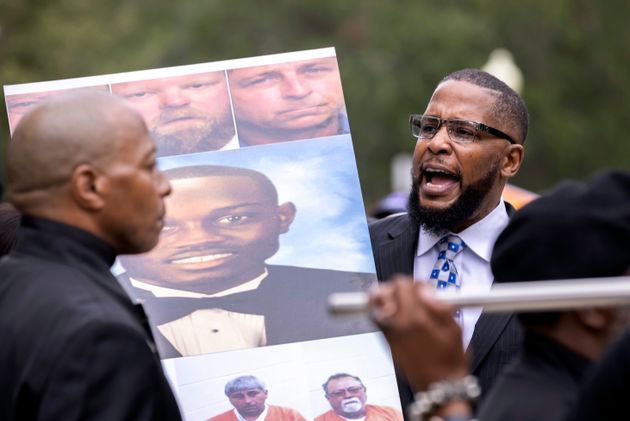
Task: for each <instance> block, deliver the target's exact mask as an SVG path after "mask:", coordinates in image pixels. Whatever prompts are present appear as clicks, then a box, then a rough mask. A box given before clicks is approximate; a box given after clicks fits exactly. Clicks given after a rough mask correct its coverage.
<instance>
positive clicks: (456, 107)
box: [424, 80, 498, 122]
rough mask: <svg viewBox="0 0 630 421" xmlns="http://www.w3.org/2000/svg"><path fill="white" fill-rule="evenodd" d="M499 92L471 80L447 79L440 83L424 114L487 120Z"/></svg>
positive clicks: (445, 117)
mask: <svg viewBox="0 0 630 421" xmlns="http://www.w3.org/2000/svg"><path fill="white" fill-rule="evenodd" d="M497 95H498V93H497V92H496V91H493V90H491V89H488V88H484V87H481V86H477V85H475V84H473V83H470V82H465V81H458V80H447V81H445V82H442V83H440V84H439V85H438V86H437V88H436V89H435V91H434V92H433V95H432V96H431V100H430V101H429V104H428V105H427V108H426V110H425V112H424V114H429V115H436V116H438V117H440V118H444V119H453V118H460V119H468V120H475V121H480V122H485V121H483V119H485V118H488V117H489V116H490V115H491V114H492V108H493V107H494V105H495V103H496V100H497Z"/></svg>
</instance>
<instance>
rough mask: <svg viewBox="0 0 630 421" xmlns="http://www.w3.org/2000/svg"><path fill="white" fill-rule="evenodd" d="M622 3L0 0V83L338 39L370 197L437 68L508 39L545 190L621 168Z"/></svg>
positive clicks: (532, 158) (625, 146)
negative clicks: (599, 170) (606, 169)
mask: <svg viewBox="0 0 630 421" xmlns="http://www.w3.org/2000/svg"><path fill="white" fill-rule="evenodd" d="M629 9H630V3H628V2H624V1H621V0H609V1H607V2H606V3H605V4H604V3H601V2H597V1H596V0H572V1H569V0H556V1H553V2H551V1H548V0H532V1H529V2H519V1H515V0H508V1H504V2H496V1H493V0H471V1H467V2H461V1H458V0H442V1H435V0H425V1H422V2H419V1H416V0H398V1H395V2H382V1H377V0H363V1H356V0H346V1H336V0H317V1H316V0H301V1H298V0H283V1H280V0H267V1H265V2H254V1H246V0H242V1H238V2H237V1H221V0H206V1H192V0H182V1H179V2H167V1H157V0H101V1H100V2H85V1H83V0H0V82H2V84H16V83H23V82H32V81H40V80H51V79H59V78H69V77H79V76H87V75H95V74H103V73H112V72H122V71H130V70H140V69H146V68H153V67H162V66H174V65H181V64H190V63H198V62H206V61H215V60H223V59H231V58H238V57H247V56H252V55H260V54H270V53H279V52H285V51H294V50H302V49H309V48H319V47H327V46H335V47H336V48H337V56H338V60H339V63H340V67H341V73H342V80H343V84H344V93H345V97H346V103H347V107H348V113H349V117H350V124H351V129H352V134H353V140H354V145H355V151H356V156H357V163H358V166H359V173H360V176H361V181H362V185H363V191H364V196H365V201H366V203H367V204H368V205H369V204H372V203H375V202H376V200H377V199H378V198H379V197H381V196H383V195H384V194H386V193H387V192H388V191H389V174H390V172H389V160H390V158H391V157H393V156H394V155H395V154H396V153H399V152H411V151H413V147H414V143H413V139H412V137H411V136H410V135H409V133H408V127H407V116H408V114H410V113H413V112H422V111H423V110H424V108H425V106H426V103H427V102H428V100H429V97H430V95H431V92H432V90H433V88H434V87H435V84H436V83H437V82H438V81H439V80H440V79H441V78H442V77H443V76H444V75H446V74H447V73H449V72H451V71H453V70H457V69H459V68H464V67H480V66H482V65H483V64H484V63H485V62H486V61H487V59H488V55H489V54H490V52H491V51H493V50H494V49H495V48H498V47H505V48H507V49H508V50H509V51H511V52H512V53H513V55H514V60H515V62H516V64H517V65H518V66H519V67H520V69H521V70H522V72H523V75H524V78H525V81H524V90H523V93H522V94H523V96H524V98H525V100H526V102H527V103H528V106H529V110H530V117H531V124H530V126H531V130H530V135H529V137H528V141H527V144H526V148H527V157H526V160H525V164H524V167H523V169H522V171H521V173H520V174H519V175H518V176H517V177H516V179H515V183H517V184H519V185H520V186H522V187H525V188H529V189H532V190H535V191H541V190H544V189H546V188H548V187H549V186H551V185H552V184H553V183H555V182H557V181H558V180H560V179H561V178H565V177H577V178H580V177H582V176H585V175H586V174H587V173H589V172H592V171H593V170H595V169H597V168H601V167H612V166H614V167H618V168H624V169H630V142H625V141H624V140H623V135H624V133H625V127H624V124H625V116H626V115H627V114H628V112H629V111H630V106H629V105H628V99H627V98H629V97H630V71H629V69H628V66H629V63H630V57H629V55H630V45H628V44H630V27H629V26H628V25H626V22H625V20H626V16H628V12H629V11H630V10H629ZM0 116H1V117H0V123H1V127H0V136H2V138H4V139H7V138H8V129H7V126H6V113H5V112H2V113H0Z"/></svg>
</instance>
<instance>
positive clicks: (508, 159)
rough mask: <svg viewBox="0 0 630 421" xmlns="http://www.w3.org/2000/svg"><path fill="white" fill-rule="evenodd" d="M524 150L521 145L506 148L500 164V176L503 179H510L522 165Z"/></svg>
mask: <svg viewBox="0 0 630 421" xmlns="http://www.w3.org/2000/svg"><path fill="white" fill-rule="evenodd" d="M524 156H525V149H523V145H519V144H515V145H509V146H507V149H506V151H505V155H504V156H503V160H502V162H501V175H503V177H505V178H511V177H513V176H515V175H516V173H517V172H518V170H519V169H520V168H521V164H522V163H523V157H524Z"/></svg>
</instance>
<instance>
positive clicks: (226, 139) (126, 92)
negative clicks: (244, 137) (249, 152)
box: [111, 71, 238, 156]
mask: <svg viewBox="0 0 630 421" xmlns="http://www.w3.org/2000/svg"><path fill="white" fill-rule="evenodd" d="M111 89H112V93H113V94H115V95H119V96H122V97H123V98H125V99H127V100H128V101H130V102H131V103H132V104H133V105H134V106H135V107H136V108H137V109H138V111H140V113H141V114H142V116H143V117H144V119H145V121H146V123H147V126H148V128H149V130H150V131H151V134H152V135H153V137H154V138H155V142H156V144H157V148H158V156H169V155H180V154H186V153H195V152H205V151H215V150H221V149H234V148H237V147H238V142H237V140H236V138H235V130H234V122H233V119H232V112H231V109H230V99H229V95H228V91H227V84H226V82H225V72H224V71H218V72H210V73H199V74H190V75H184V76H175V77H167V78H160V79H151V80H140V81H134V82H125V83H116V84H112V85H111Z"/></svg>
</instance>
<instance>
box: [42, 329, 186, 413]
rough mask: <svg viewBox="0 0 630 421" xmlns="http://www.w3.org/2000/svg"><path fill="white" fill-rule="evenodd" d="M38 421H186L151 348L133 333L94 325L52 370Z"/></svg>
mask: <svg viewBox="0 0 630 421" xmlns="http://www.w3.org/2000/svg"><path fill="white" fill-rule="evenodd" d="M37 419H38V420H51V421H52V420H64V421H74V420H91V421H99V420H103V421H105V420H108V421H111V420H120V421H125V420H129V421H131V420H134V421H143V420H146V421H149V420H153V421H155V420H165V421H166V420H173V421H179V420H181V416H180V413H179V409H178V407H177V403H176V401H175V398H174V397H173V394H172V392H171V389H170V387H169V385H168V382H167V381H166V379H165V377H164V375H163V371H162V367H161V364H160V362H159V360H158V358H157V357H156V356H155V354H154V352H153V351H152V349H151V344H149V343H148V342H147V339H146V338H145V337H144V336H143V335H142V334H141V333H140V332H138V331H136V330H134V329H133V328H131V327H129V326H126V325H123V324H116V323H92V324H91V325H88V326H85V331H84V332H82V334H81V335H76V340H70V341H69V342H68V343H67V344H66V347H65V351H64V355H63V356H62V357H61V358H59V360H58V361H57V362H56V365H55V367H53V368H52V371H51V375H50V378H49V381H48V384H47V386H46V391H45V393H44V394H43V395H42V402H41V406H40V413H39V414H38V417H37Z"/></svg>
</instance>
